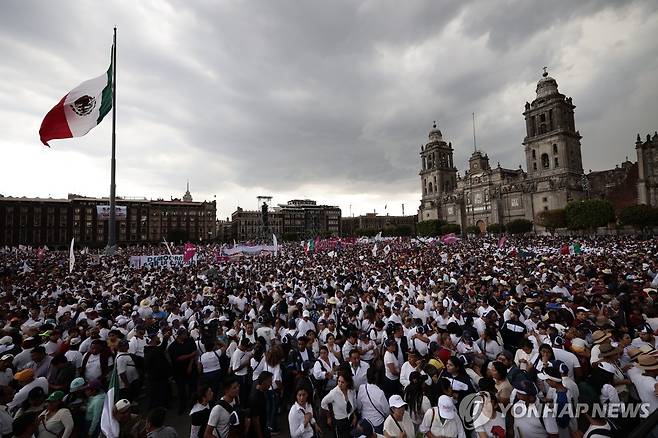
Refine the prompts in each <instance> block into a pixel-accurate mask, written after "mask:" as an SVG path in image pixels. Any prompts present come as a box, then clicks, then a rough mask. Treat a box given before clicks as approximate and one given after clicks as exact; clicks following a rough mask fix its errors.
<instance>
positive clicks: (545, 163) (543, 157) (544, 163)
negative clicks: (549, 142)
mask: <svg viewBox="0 0 658 438" xmlns="http://www.w3.org/2000/svg"><path fill="white" fill-rule="evenodd" d="M550 166H551V162H550V160H549V158H548V154H541V167H543V168H544V169H548V168H549V167H550Z"/></svg>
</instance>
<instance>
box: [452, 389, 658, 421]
mask: <svg viewBox="0 0 658 438" xmlns="http://www.w3.org/2000/svg"><path fill="white" fill-rule="evenodd" d="M496 406H497V408H494V405H493V403H492V401H491V399H490V395H489V394H488V393H483V392H479V393H474V394H469V395H467V396H466V397H464V399H462V401H461V402H460V403H459V415H460V416H461V418H462V420H463V424H464V425H465V427H466V428H467V429H469V430H472V429H475V428H477V427H480V426H483V425H485V424H486V423H487V422H488V421H489V420H491V419H493V418H494V417H495V416H496V411H499V412H500V413H501V414H502V416H503V417H506V416H507V415H508V414H509V415H511V416H512V417H513V418H564V417H568V418H578V417H580V416H583V415H589V416H592V417H597V418H610V419H618V418H646V417H648V416H649V415H650V414H651V413H652V409H651V405H650V404H649V403H623V402H619V403H566V404H559V403H557V402H553V401H539V400H537V401H536V402H535V403H525V402H516V403H508V404H502V403H496Z"/></svg>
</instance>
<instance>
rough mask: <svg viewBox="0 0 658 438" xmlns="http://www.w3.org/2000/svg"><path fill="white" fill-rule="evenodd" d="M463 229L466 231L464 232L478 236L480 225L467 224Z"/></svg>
mask: <svg viewBox="0 0 658 438" xmlns="http://www.w3.org/2000/svg"><path fill="white" fill-rule="evenodd" d="M464 231H465V232H466V234H475V235H476V236H479V235H480V233H481V232H482V231H481V230H480V227H478V226H476V225H469V226H468V227H466V228H465V229H464Z"/></svg>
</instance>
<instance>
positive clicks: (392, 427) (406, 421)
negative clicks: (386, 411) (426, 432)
mask: <svg viewBox="0 0 658 438" xmlns="http://www.w3.org/2000/svg"><path fill="white" fill-rule="evenodd" d="M398 425H399V427H398ZM400 429H402V430H400ZM384 432H385V433H387V434H388V435H389V436H392V437H399V436H402V432H404V434H405V435H406V436H407V438H413V437H415V436H416V432H415V429H414V423H413V422H412V421H411V416H410V415H409V412H406V411H405V413H404V416H403V417H402V421H398V422H397V423H396V421H395V420H394V419H393V416H391V415H389V416H388V417H386V420H385V421H384Z"/></svg>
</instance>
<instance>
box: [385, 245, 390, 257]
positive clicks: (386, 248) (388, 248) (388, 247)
mask: <svg viewBox="0 0 658 438" xmlns="http://www.w3.org/2000/svg"><path fill="white" fill-rule="evenodd" d="M389 252H391V247H390V246H389V245H386V246H385V247H384V254H386V255H388V253H389Z"/></svg>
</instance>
